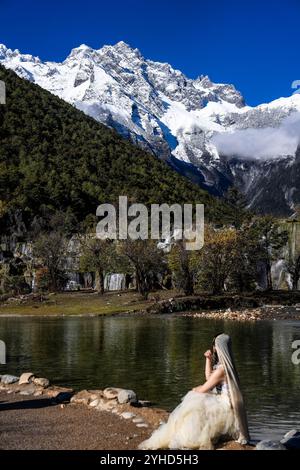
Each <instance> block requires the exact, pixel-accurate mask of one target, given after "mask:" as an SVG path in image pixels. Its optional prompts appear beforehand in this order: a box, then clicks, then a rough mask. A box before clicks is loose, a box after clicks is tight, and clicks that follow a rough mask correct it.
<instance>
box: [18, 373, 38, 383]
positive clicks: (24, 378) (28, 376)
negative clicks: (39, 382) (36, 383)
mask: <svg viewBox="0 0 300 470" xmlns="http://www.w3.org/2000/svg"><path fill="white" fill-rule="evenodd" d="M33 379H34V375H33V373H32V372H24V374H22V375H21V377H20V379H19V385H24V384H30V383H31V382H33Z"/></svg>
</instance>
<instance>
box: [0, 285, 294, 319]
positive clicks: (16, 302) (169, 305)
mask: <svg viewBox="0 0 300 470" xmlns="http://www.w3.org/2000/svg"><path fill="white" fill-rule="evenodd" d="M170 313H173V314H179V315H184V316H194V317H201V318H220V319H228V320H237V321H256V320H264V319H266V320H287V319H293V320H299V319H300V292H290V291H273V292H254V293H248V294H243V295H242V294H222V295H210V294H206V293H203V294H200V295H194V296H190V297H183V296H182V295H180V294H179V293H178V292H176V291H168V290H162V291H158V292H155V293H151V294H150V295H149V298H148V299H147V300H145V299H142V298H141V296H140V295H139V294H138V293H137V292H135V291H119V292H106V293H105V294H104V295H102V296H101V295H98V294H97V293H95V292H93V291H78V292H62V293H58V294H54V293H53V294H48V295H42V296H41V295H37V294H30V295H27V296H17V297H11V298H8V299H5V300H2V301H0V317H1V316H2V317H9V316H22V317H23V316H34V317H36V316H41V317H60V316H87V317H88V316H102V315H104V316H105V315H138V316H140V315H149V314H150V315H157V314H170Z"/></svg>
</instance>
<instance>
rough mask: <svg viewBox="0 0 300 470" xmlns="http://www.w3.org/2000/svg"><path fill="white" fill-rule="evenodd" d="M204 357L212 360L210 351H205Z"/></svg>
mask: <svg viewBox="0 0 300 470" xmlns="http://www.w3.org/2000/svg"><path fill="white" fill-rule="evenodd" d="M204 356H205V357H206V359H211V358H212V352H211V350H210V349H208V350H207V351H205V353H204Z"/></svg>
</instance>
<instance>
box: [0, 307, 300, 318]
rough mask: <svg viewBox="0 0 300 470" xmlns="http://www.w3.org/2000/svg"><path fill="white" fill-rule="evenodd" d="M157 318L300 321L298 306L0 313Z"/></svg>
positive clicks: (62, 316) (4, 316)
mask: <svg viewBox="0 0 300 470" xmlns="http://www.w3.org/2000/svg"><path fill="white" fill-rule="evenodd" d="M158 316H176V317H189V318H199V319H210V320H231V321H238V322H256V321H280V320H281V321H283V320H294V321H295V320H296V321H297V320H300V306H299V305H290V306H287V305H275V306H273V305H265V306H262V307H256V308H246V307H245V308H239V309H231V308H230V307H229V308H227V309H218V310H215V309H211V310H202V311H197V310H196V311H174V312H165V311H161V312H160V311H158V312H153V311H151V307H150V309H149V310H136V311H134V310H132V311H130V310H129V311H127V312H114V313H106V314H103V313H78V314H65V313H55V314H45V313H41V314H39V313H36V314H30V313H0V319H1V318H5V319H7V318H30V319H32V318H38V319H41V318H45V319H50V318H53V319H59V318H63V319H66V318H89V319H93V318H107V317H109V318H111V317H121V318H128V317H138V318H140V317H148V318H151V317H152V318H155V317H158Z"/></svg>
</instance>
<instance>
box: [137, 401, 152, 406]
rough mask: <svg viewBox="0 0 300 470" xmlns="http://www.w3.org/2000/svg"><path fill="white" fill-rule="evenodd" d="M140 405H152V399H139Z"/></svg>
mask: <svg viewBox="0 0 300 470" xmlns="http://www.w3.org/2000/svg"><path fill="white" fill-rule="evenodd" d="M138 405H139V406H151V401H148V400H139V401H138Z"/></svg>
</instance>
